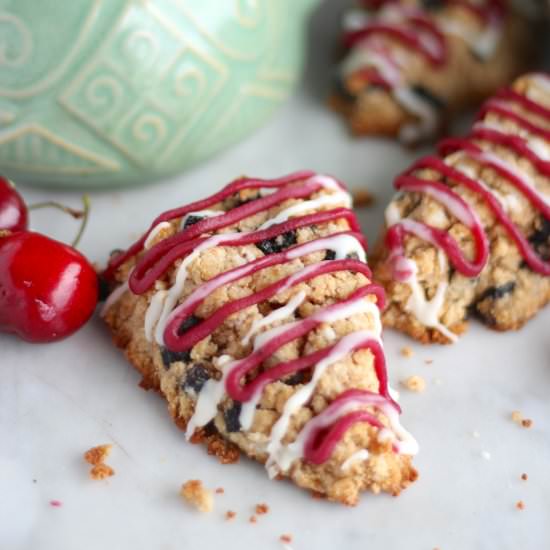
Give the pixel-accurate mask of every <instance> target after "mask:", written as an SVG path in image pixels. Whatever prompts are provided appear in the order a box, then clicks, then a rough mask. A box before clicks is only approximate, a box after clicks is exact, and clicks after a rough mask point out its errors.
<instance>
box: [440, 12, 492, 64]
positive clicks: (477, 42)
mask: <svg viewBox="0 0 550 550" xmlns="http://www.w3.org/2000/svg"><path fill="white" fill-rule="evenodd" d="M438 24H439V26H440V27H441V28H442V29H443V31H444V32H445V33H446V34H451V35H454V36H457V37H459V38H461V39H462V40H464V42H466V44H468V46H469V47H470V48H471V49H472V50H473V51H474V53H475V54H476V55H477V56H478V57H480V58H481V59H482V60H484V61H485V60H487V59H489V58H490V57H491V56H492V55H493V54H494V53H495V50H496V47H497V44H498V41H499V38H500V35H501V30H500V27H499V26H498V25H495V24H494V23H489V24H488V25H486V27H485V29H484V30H483V31H482V32H481V33H479V32H475V31H472V30H470V29H469V28H468V27H467V26H466V25H464V24H463V23H460V22H459V21H452V20H449V19H439V21H438Z"/></svg>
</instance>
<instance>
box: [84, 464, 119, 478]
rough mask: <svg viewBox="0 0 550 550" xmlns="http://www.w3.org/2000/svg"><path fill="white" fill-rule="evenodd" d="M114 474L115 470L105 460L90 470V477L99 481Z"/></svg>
mask: <svg viewBox="0 0 550 550" xmlns="http://www.w3.org/2000/svg"><path fill="white" fill-rule="evenodd" d="M114 475H115V471H114V470H113V469H112V468H111V467H110V466H109V465H108V464H105V463H104V462H101V463H99V464H96V465H95V466H93V467H92V469H91V470H90V478H92V479H93V480H95V481H98V480H101V479H107V478H108V477H112V476H114Z"/></svg>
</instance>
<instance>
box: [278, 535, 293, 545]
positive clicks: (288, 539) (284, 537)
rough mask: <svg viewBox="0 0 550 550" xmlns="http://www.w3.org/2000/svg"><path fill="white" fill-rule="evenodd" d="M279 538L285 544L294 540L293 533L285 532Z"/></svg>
mask: <svg viewBox="0 0 550 550" xmlns="http://www.w3.org/2000/svg"><path fill="white" fill-rule="evenodd" d="M279 540H280V541H281V542H282V543H284V544H290V543H291V542H292V535H289V534H288V533H285V534H283V535H281V536H280V537H279Z"/></svg>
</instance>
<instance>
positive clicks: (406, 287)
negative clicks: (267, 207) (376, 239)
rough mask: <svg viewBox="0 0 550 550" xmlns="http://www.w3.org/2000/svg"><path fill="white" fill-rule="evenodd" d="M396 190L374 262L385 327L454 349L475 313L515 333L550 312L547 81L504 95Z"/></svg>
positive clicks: (526, 82) (534, 78) (525, 83)
mask: <svg viewBox="0 0 550 550" xmlns="http://www.w3.org/2000/svg"><path fill="white" fill-rule="evenodd" d="M395 187H396V188H397V189H398V190H399V192H398V194H397V195H396V196H395V197H394V199H393V200H392V202H391V203H390V204H389V206H388V208H387V210H386V229H385V235H384V238H383V239H382V240H381V241H380V243H379V245H378V247H377V250H376V253H375V256H376V261H375V279H377V280H378V281H380V282H382V283H383V284H384V286H385V287H386V291H387V298H388V299H387V301H388V305H387V309H386V311H385V313H384V316H383V319H384V322H385V324H386V325H388V326H391V327H395V328H397V329H399V330H402V331H404V332H407V333H408V334H410V335H411V336H413V337H414V338H416V339H418V340H420V341H423V342H433V341H436V342H451V341H453V340H455V339H456V335H457V334H460V333H461V332H462V331H463V330H464V329H465V327H466V319H467V317H468V314H469V313H470V312H474V313H476V314H477V315H478V316H479V317H480V318H481V319H482V320H483V322H485V323H486V324H487V325H488V326H490V327H492V328H495V329H497V330H513V329H517V328H520V327H521V326H522V325H523V324H524V323H525V322H526V321H527V320H528V319H530V318H531V317H532V316H533V315H535V313H536V312H537V311H538V310H539V309H540V308H542V307H543V306H544V305H545V304H546V303H547V302H548V301H550V77H549V76H548V75H544V74H530V75H526V76H524V77H522V78H519V79H518V80H517V81H516V82H515V83H514V84H513V86H512V87H511V88H510V89H503V90H501V91H500V92H499V93H498V94H497V95H496V96H495V97H494V98H492V99H491V100H489V101H488V102H487V103H486V104H485V105H484V106H483V108H482V109H481V112H480V114H479V116H478V118H477V121H476V123H475V124H474V126H473V128H472V131H471V133H470V134H469V135H468V136H467V137H465V138H460V139H458V138H454V139H447V140H445V141H443V142H441V143H440V145H439V156H430V157H425V158H423V159H421V160H419V161H417V162H416V163H415V164H414V165H413V166H412V167H411V168H410V169H409V170H407V171H406V172H405V173H404V174H402V175H401V176H399V177H398V178H397V179H396V181H395Z"/></svg>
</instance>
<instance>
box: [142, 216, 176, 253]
mask: <svg viewBox="0 0 550 550" xmlns="http://www.w3.org/2000/svg"><path fill="white" fill-rule="evenodd" d="M170 227H172V225H171V224H170V223H169V222H160V223H158V224H157V225H155V227H153V229H151V231H149V235H147V238H146V239H145V242H144V243H143V248H144V250H149V249H150V248H151V247H152V246H153V242H154V240H155V239H156V238H157V235H158V234H159V233H160V232H161V231H162V230H163V229H168V228H170Z"/></svg>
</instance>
